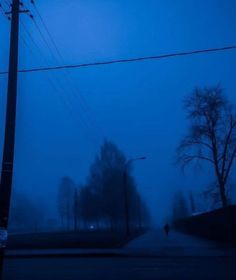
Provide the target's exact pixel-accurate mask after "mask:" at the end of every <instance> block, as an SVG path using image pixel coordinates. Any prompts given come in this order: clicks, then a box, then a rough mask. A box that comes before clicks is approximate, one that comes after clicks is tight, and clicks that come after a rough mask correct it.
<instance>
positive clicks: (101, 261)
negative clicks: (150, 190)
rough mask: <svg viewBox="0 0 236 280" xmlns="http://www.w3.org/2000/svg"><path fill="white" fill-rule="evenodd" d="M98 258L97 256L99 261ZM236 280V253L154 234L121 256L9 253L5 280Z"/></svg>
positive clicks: (73, 252) (79, 252)
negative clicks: (105, 279)
mask: <svg viewBox="0 0 236 280" xmlns="http://www.w3.org/2000/svg"><path fill="white" fill-rule="evenodd" d="M95 254H97V255H95ZM104 278H107V279H109V280H110V279H114V280H116V279H119V280H120V279H121V280H126V279H129V280H132V279H134V280H135V279H137V280H139V279H140V280H141V279H145V280H146V279H147V280H149V279H188V280H190V279H232V280H233V279H236V250H235V249H233V248H231V247H230V246H220V245H219V244H216V243H214V242H210V241H206V240H202V239H199V238H194V237H192V236H187V235H184V234H182V233H176V232H171V233H170V236H169V237H166V236H165V235H164V234H163V232H162V231H161V230H153V231H150V232H148V233H146V234H145V235H143V236H141V237H139V238H138V239H136V240H133V241H132V242H131V243H130V244H128V245H127V246H125V247H124V248H122V249H118V250H73V249H70V250H63V251H62V250H37V251H33V252H32V251H30V252H29V251H24V250H21V251H18V252H14V251H11V252H8V257H7V258H6V261H5V270H4V280H32V279H33V280H47V279H56V280H64V279H65V280H72V279H80V280H90V279H92V280H96V279H104Z"/></svg>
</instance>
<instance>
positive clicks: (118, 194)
mask: <svg viewBox="0 0 236 280" xmlns="http://www.w3.org/2000/svg"><path fill="white" fill-rule="evenodd" d="M126 163H127V160H126V158H125V155H124V154H123V153H122V151H121V150H120V149H119V148H118V147H117V146H116V145H115V144H113V143H112V142H109V141H105V142H104V143H103V145H102V146H101V149H100V151H99V153H98V155H97V156H96V157H95V159H94V161H93V163H92V164H91V167H90V170H89V175H88V177H87V180H86V182H85V184H83V185H80V186H79V187H76V184H75V183H74V182H73V181H72V179H70V178H68V177H64V178H62V180H61V183H60V185H59V188H58V211H59V215H60V219H61V225H62V227H63V228H64V229H67V230H71V229H110V230H124V228H125V221H126V218H127V214H128V221H129V225H130V227H131V228H132V229H137V228H143V227H146V226H147V225H148V223H149V221H150V217H149V212H148V210H147V206H146V205H145V203H144V201H143V200H142V198H141V196H140V194H139V192H138V190H137V186H136V184H135V181H134V178H133V177H132V175H131V169H132V166H126ZM125 172H126V181H124V176H125ZM125 192H126V193H125ZM125 195H126V197H127V202H128V203H127V204H128V213H126V212H125Z"/></svg>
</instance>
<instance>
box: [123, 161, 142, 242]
mask: <svg viewBox="0 0 236 280" xmlns="http://www.w3.org/2000/svg"><path fill="white" fill-rule="evenodd" d="M145 159H146V157H145V156H143V157H137V158H131V159H129V160H127V161H126V163H125V166H124V172H123V187H124V204H125V205H124V206H125V208H124V210H125V228H126V235H127V236H130V226H129V202H128V186H127V177H128V176H127V169H128V167H129V165H130V164H131V163H132V162H134V161H138V160H145Z"/></svg>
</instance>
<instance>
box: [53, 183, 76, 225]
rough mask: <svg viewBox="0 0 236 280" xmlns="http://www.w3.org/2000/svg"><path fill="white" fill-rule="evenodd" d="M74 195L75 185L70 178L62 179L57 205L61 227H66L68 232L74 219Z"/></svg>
mask: <svg viewBox="0 0 236 280" xmlns="http://www.w3.org/2000/svg"><path fill="white" fill-rule="evenodd" d="M74 195H75V183H74V182H73V180H72V179H71V178H69V177H63V178H62V179H61V182H60V185H59V188H58V197H57V205H58V212H59V215H60V218H61V223H62V226H63V227H65V225H66V226H67V229H68V230H69V229H70V225H71V223H72V221H73V217H74ZM65 223H66V224H65Z"/></svg>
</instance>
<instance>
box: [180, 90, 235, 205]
mask: <svg viewBox="0 0 236 280" xmlns="http://www.w3.org/2000/svg"><path fill="white" fill-rule="evenodd" d="M184 105H185V109H186V111H187V116H188V119H189V121H190V129H189V132H188V134H187V136H186V137H184V139H183V140H182V142H181V143H180V145H179V147H178V149H177V161H178V162H179V163H180V164H181V165H182V166H183V167H185V166H186V165H187V164H189V163H191V162H192V161H194V160H201V161H206V162H208V163H210V164H212V165H213V167H214V172H215V176H216V180H217V183H218V190H219V194H220V198H221V203H222V206H223V207H226V206H227V204H228V198H227V191H226V187H227V183H228V180H229V176H230V172H231V170H232V166H233V163H234V160H235V157H236V115H235V112H234V111H233V106H232V104H231V103H230V102H229V100H228V99H227V96H226V95H225V93H224V91H223V89H222V88H221V87H219V86H216V87H212V88H204V89H201V88H196V89H195V90H194V91H193V93H192V94H191V95H190V96H189V97H188V98H187V99H186V100H185V103H184Z"/></svg>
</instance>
